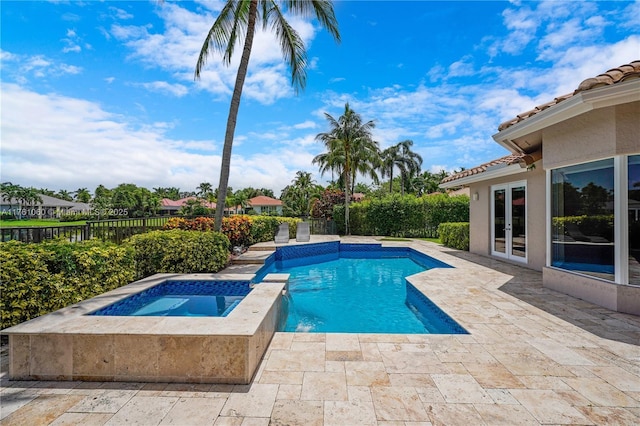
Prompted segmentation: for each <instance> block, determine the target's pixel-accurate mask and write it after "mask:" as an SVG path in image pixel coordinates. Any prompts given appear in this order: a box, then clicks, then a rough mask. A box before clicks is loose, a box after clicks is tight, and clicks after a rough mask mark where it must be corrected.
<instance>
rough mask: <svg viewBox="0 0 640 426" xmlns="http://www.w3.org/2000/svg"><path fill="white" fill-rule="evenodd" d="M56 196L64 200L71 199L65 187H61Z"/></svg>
mask: <svg viewBox="0 0 640 426" xmlns="http://www.w3.org/2000/svg"><path fill="white" fill-rule="evenodd" d="M56 197H57V198H59V199H61V200H64V201H73V197H72V196H71V194H70V193H69V191H67V190H66V189H61V190H60V191H58V194H57V195H56Z"/></svg>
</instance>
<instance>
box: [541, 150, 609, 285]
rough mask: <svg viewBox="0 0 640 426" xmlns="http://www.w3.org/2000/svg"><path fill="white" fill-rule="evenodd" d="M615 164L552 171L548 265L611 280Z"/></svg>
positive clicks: (581, 166) (598, 164)
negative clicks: (549, 258)
mask: <svg viewBox="0 0 640 426" xmlns="http://www.w3.org/2000/svg"><path fill="white" fill-rule="evenodd" d="M614 206H615V197H614V161H613V159H607V160H600V161H594V162H590V163H585V164H579V165H575V166H569V167H563V168H559V169H555V170H552V171H551V229H552V235H551V265H552V266H555V267H558V268H562V269H566V270H569V271H573V272H579V273H581V274H586V275H591V276H595V277H598V278H604V279H607V280H611V281H613V280H614V279H615V270H614V267H615V241H614V223H615V217H614Z"/></svg>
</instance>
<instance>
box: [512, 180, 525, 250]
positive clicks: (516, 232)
mask: <svg viewBox="0 0 640 426" xmlns="http://www.w3.org/2000/svg"><path fill="white" fill-rule="evenodd" d="M526 202H527V198H526V191H525V187H524V186H518V187H512V188H511V225H510V226H508V228H511V255H512V256H517V257H527V251H526V250H527V244H526V243H527V226H526V224H527V222H526V219H527V217H526V214H527V205H526ZM507 225H509V224H507Z"/></svg>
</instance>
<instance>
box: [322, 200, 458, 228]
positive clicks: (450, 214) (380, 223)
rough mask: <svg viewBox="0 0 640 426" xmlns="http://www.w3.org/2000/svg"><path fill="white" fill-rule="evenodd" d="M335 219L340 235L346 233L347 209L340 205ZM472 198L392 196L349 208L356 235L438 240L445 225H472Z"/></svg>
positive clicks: (351, 223) (335, 208)
mask: <svg viewBox="0 0 640 426" xmlns="http://www.w3.org/2000/svg"><path fill="white" fill-rule="evenodd" d="M333 217H334V220H335V221H336V226H337V228H338V232H339V233H340V234H342V233H344V206H343V205H337V206H335V207H334V210H333ZM468 221H469V197H468V196H466V195H459V196H454V197H449V196H448V195H445V194H436V195H426V196H423V197H420V198H418V197H415V196H414V195H405V196H401V195H399V194H395V195H389V196H386V197H384V198H375V199H370V200H366V201H363V202H361V203H354V204H352V205H351V206H350V207H349V222H350V226H351V233H352V234H353V235H382V236H391V237H428V238H437V237H438V225H440V223H442V222H468Z"/></svg>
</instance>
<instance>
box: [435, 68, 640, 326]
mask: <svg viewBox="0 0 640 426" xmlns="http://www.w3.org/2000/svg"><path fill="white" fill-rule="evenodd" d="M493 138H494V139H495V140H496V142H498V143H499V144H501V145H502V146H504V147H505V148H507V149H508V150H509V151H511V154H510V155H508V156H505V157H502V158H499V159H496V160H492V161H490V162H487V163H484V164H481V165H479V166H476V167H474V168H472V169H469V170H464V171H462V172H459V173H457V174H455V175H452V176H449V177H447V178H445V179H444V180H443V181H442V183H441V186H442V187H444V188H453V187H456V186H469V188H470V192H471V204H470V251H471V252H473V253H477V254H481V255H485V256H494V254H493V253H492V252H491V243H492V241H491V233H492V219H493V218H492V211H491V201H492V199H491V195H492V194H491V187H492V185H498V184H505V183H511V182H518V181H526V182H527V210H526V214H527V217H526V220H527V232H526V235H527V240H528V241H527V255H528V259H527V262H526V264H524V266H527V267H530V268H532V269H535V270H542V273H543V285H544V286H545V287H547V288H551V289H554V290H557V291H560V292H563V293H566V294H569V295H572V296H574V297H577V298H580V299H583V300H586V301H589V302H592V303H595V304H597V305H600V306H603V307H606V308H609V309H612V310H616V311H619V312H625V313H631V314H635V315H640V285H638V280H637V266H635V265H636V264H637V262H636V261H635V260H633V258H632V256H631V255H630V249H629V245H630V241H631V238H632V236H631V234H630V232H629V229H630V225H629V222H628V220H635V219H633V218H634V217H635V214H637V213H636V210H635V207H633V208H630V207H631V204H632V203H637V199H635V198H634V199H632V198H631V195H630V193H631V191H630V190H629V189H627V181H628V179H630V178H633V179H637V177H633V176H632V175H629V176H628V173H631V172H630V170H631V167H632V164H636V165H637V164H638V163H628V166H627V162H628V161H631V158H632V157H634V158H637V156H638V155H640V61H633V62H631V63H629V64H625V65H622V66H620V67H618V68H613V69H610V70H608V71H607V72H605V73H603V74H600V75H598V76H596V77H594V78H589V79H586V80H584V81H583V82H582V83H580V85H579V86H578V88H577V89H576V90H575V91H574V92H572V93H569V94H566V95H562V96H559V97H556V98H554V99H553V100H551V101H549V102H548V103H546V104H542V105H538V106H536V107H535V108H533V109H531V110H530V111H526V112H523V113H521V114H519V115H517V116H516V117H514V118H513V119H511V120H508V121H506V122H504V123H502V124H501V125H500V126H499V128H498V133H497V134H495V135H493ZM599 161H605V162H608V163H606V164H612V166H606V167H609V169H610V170H611V172H610V173H611V174H612V176H611V177H610V178H608V179H611V180H609V182H611V181H614V182H615V183H614V184H611V185H612V186H610V187H608V188H610V190H611V191H613V192H614V197H613V198H611V201H609V203H610V204H613V208H614V209H615V210H613V212H615V213H614V215H613V216H612V217H613V218H614V221H615V226H614V227H613V230H612V232H615V238H614V240H611V241H605V242H604V243H603V242H602V241H597V240H590V239H588V240H582V239H578V238H579V237H576V236H575V235H568V234H565V235H564V236H563V237H562V238H559V237H558V235H555V236H553V237H552V235H551V231H552V229H551V223H552V220H553V217H554V216H553V215H556V216H555V217H562V216H564V215H563V214H562V213H558V211H557V210H554V209H552V206H551V205H553V204H554V203H558V204H557V205H558V206H561V205H562V204H561V203H563V202H564V198H562V197H563V195H562V193H561V192H554V186H553V185H552V183H551V179H555V178H556V177H558V176H559V177H561V176H562V173H564V169H560V170H556V169H559V168H567V169H568V170H570V169H573V171H576V170H580V168H581V167H586V169H585V170H587V171H588V170H589V169H588V167H590V165H591V164H594V163H595V162H599ZM633 161H637V159H636V160H633ZM518 164H522V165H523V166H529V165H531V164H534V165H535V168H534V169H533V170H529V171H527V172H524V173H520V172H518V171H517V165H518ZM601 164H603V163H601ZM574 166H575V167H574ZM633 167H637V166H633ZM633 170H637V169H633ZM568 173H569V174H571V171H569V172H568ZM634 173H635V172H634ZM554 174H555V176H556V177H554ZM578 179H580V178H578ZM595 179H597V178H595ZM594 181H595V180H594ZM578 182H579V181H578ZM605 185H607V184H606V183H605ZM627 191H628V192H627ZM554 194H555V195H554ZM553 196H558V197H560V199H559V200H555V201H554V199H553ZM627 203H629V206H627ZM550 204H551V205H550ZM609 208H610V209H611V207H609ZM552 210H553V211H552ZM627 210H629V212H627ZM589 214H592V215H594V214H593V213H587V215H589ZM628 218H631V219H628ZM627 219H628V220H627ZM609 226H610V225H609ZM565 232H568V231H565ZM596 235H597V234H596ZM565 237H566V238H565ZM574 238H575V239H574ZM583 238H590V237H583ZM593 238H597V237H593ZM581 241H587V244H584V243H582V242H581ZM565 242H566V243H567V246H565V247H570V245H572V244H573V247H575V248H574V249H573V250H572V251H573V253H571V254H569V255H568V256H567V257H564V256H565V255H564V253H565V252H564V250H559V251H556V248H562V247H563V246H560V245H559V244H564V243H565ZM634 242H635V240H634ZM611 243H614V246H613V247H612V249H613V250H614V252H613V254H614V255H613V259H614V260H613V261H609V260H608V259H607V254H602V253H606V251H605V250H608V247H606V246H607V245H610V244H611ZM553 244H556V245H555V246H553V247H554V249H553V250H552V245H553ZM598 244H603V245H598ZM581 245H582V246H581ZM580 250H585V251H587V253H588V254H587V255H582V256H580V253H579V251H580ZM589 250H590V251H589ZM590 255H592V256H591V257H590ZM572 256H573V257H572ZM496 257H499V258H500V259H501V260H502V257H501V256H496ZM603 260H604V261H603ZM611 262H613V263H611ZM521 264H522V263H521ZM547 265H549V266H547ZM551 265H554V266H551ZM609 267H611V270H612V271H614V272H609V271H610V270H609V269H607V268H609ZM589 268H594V269H589ZM632 268H633V270H632ZM632 276H633V277H634V278H633V280H632V279H631V277H632Z"/></svg>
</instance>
